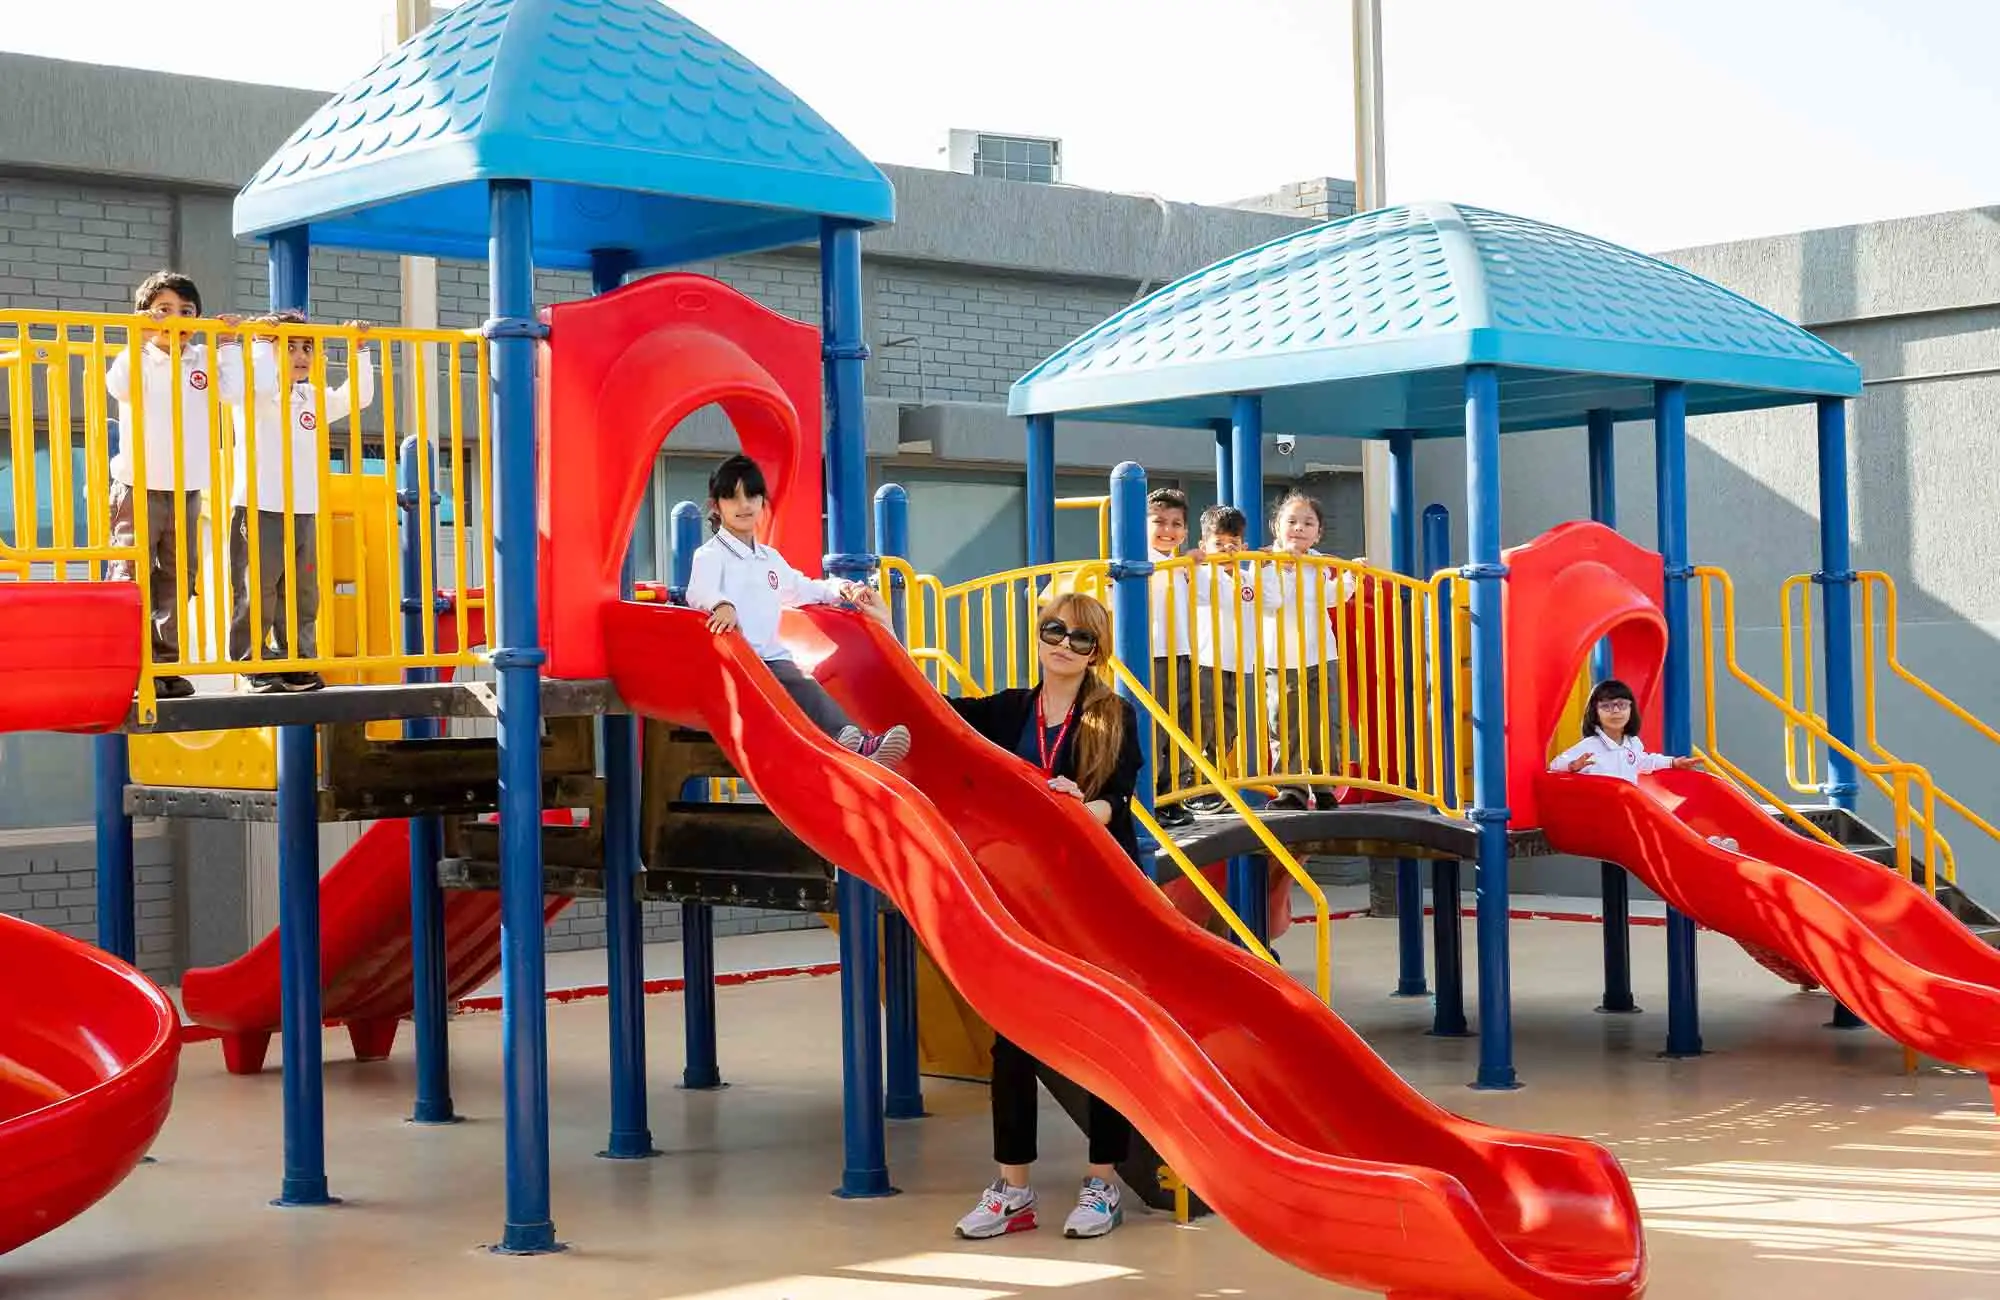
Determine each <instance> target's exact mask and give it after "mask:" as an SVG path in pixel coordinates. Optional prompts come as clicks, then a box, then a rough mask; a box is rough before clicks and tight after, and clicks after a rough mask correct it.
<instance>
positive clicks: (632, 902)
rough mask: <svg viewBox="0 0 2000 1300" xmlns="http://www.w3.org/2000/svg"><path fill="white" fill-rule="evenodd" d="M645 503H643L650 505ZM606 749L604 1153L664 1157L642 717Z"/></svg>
mask: <svg viewBox="0 0 2000 1300" xmlns="http://www.w3.org/2000/svg"><path fill="white" fill-rule="evenodd" d="M635 262H636V259H635V258H634V257H633V256H632V254H631V253H629V252H627V251H626V250H624V249H604V250H600V251H598V252H595V253H592V254H591V257H590V291H591V292H592V293H610V292H611V291H612V290H614V289H616V288H618V286H620V285H621V284H623V283H625V277H626V276H627V275H629V274H630V273H631V272H632V269H633V267H634V265H635ZM647 504H649V503H645V502H642V504H641V506H640V508H641V509H645V508H647ZM634 558H635V557H634V555H633V552H632V548H631V545H630V544H629V543H628V544H627V546H626V549H625V563H624V566H623V567H622V568H621V569H620V570H619V575H618V594H619V595H620V596H621V597H622V598H624V599H626V600H630V599H631V598H632V577H633V561H634ZM597 731H598V737H599V739H600V740H601V741H602V742H603V746H604V987H605V1009H606V1014H607V1016H608V1018H609V1020H610V1025H609V1029H610V1038H611V1132H610V1135H609V1136H608V1137H607V1139H606V1140H605V1144H604V1149H603V1150H602V1151H600V1152H598V1153H597V1154H598V1155H600V1156H603V1157H604V1158H605V1159H607V1160H644V1159H647V1158H649V1157H651V1156H657V1155H659V1154H660V1152H659V1149H658V1148H657V1147H655V1146H654V1145H653V1130H652V1125H651V1123H650V1121H649V1118H648V1116H647V1113H646V929H645V917H644V916H643V915H642V913H641V908H640V905H639V887H640V884H641V882H642V881H643V880H644V879H645V875H646V864H645V862H644V861H643V854H642V853H641V852H640V846H639V722H638V719H637V718H634V717H632V716H631V715H630V714H623V713H607V714H605V715H604V716H603V717H601V718H599V719H598V722H597Z"/></svg>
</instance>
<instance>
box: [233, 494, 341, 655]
mask: <svg viewBox="0 0 2000 1300" xmlns="http://www.w3.org/2000/svg"><path fill="white" fill-rule="evenodd" d="M291 559H292V563H291V566H290V569H291V572H290V573H289V574H287V572H286V564H285V512H284V511H282V510H259V511H258V512H257V587H258V608H257V611H256V612H257V624H256V627H255V636H254V638H253V636H252V626H251V622H250V613H251V611H250V512H249V511H247V510H245V509H244V508H243V507H241V506H238V507H237V508H236V509H235V511H234V512H232V514H231V516H230V521H229V594H230V601H231V605H230V608H231V611H232V612H231V613H230V616H229V657H230V658H231V659H248V658H249V657H250V648H251V646H252V645H253V644H254V645H257V646H261V647H263V650H264V653H265V654H267V655H272V656H275V657H277V658H280V659H283V658H287V657H288V655H289V654H290V652H289V651H287V649H286V642H285V624H286V622H287V621H288V618H289V615H288V613H287V611H286V609H285V606H286V604H287V603H288V602H289V601H290V600H291V599H292V598H293V597H296V598H297V600H298V603H299V644H298V649H297V654H298V657H299V658H301V659H312V658H316V657H317V656H318V655H319V633H318V626H317V625H318V623H319V520H318V518H317V517H316V516H313V515H300V514H295V515H293V516H292V556H291Z"/></svg>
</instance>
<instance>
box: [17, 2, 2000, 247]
mask: <svg viewBox="0 0 2000 1300" xmlns="http://www.w3.org/2000/svg"><path fill="white" fill-rule="evenodd" d="M678 7H679V8H680V9H681V10H682V12H684V13H686V14H687V15H688V16H689V17H690V18H693V19H694V20H695V21H697V22H700V23H702V24H703V25H704V26H706V27H708V28H709V29H710V30H712V31H713V32H715V33H716V34H717V35H718V36H720V37H722V38H723V39H725V40H728V41H729V42H731V43H732V44H734V45H735V46H736V47H737V48H738V49H740V50H741V51H742V52H743V53H744V54H746V55H747V56H748V57H750V58H752V59H754V60H756V61H757V62H758V63H760V64H762V65H763V66H764V67H765V68H766V69H768V70H769V71H770V72H771V73H772V74H773V75H775V76H777V77H778V78H779V79H780V80H781V81H783V82H785V83H786V84H787V85H789V86H791V87H792V89H794V90H795V91H797V92H798V93H799V94H800V95H802V96H803V97H804V98H805V99H806V100H807V101H808V102H809V103H811V104H812V105H813V106H814V107H815V108H817V109H818V110H819V111H820V112H821V113H822V114H824V115H825V116H826V117H827V119H828V120H830V121H831V122H832V123H833V124H834V125H835V126H836V127H837V128H839V129H840V130H842V131H843V132H844V133H845V134H846V135H847V136H848V137H849V138H850V139H852V140H853V141H854V142H855V143H856V144H858V145H859V146H860V147H861V148H862V149H863V150H865V151H866V152H867V153H868V154H870V155H871V156H872V157H874V158H877V159H879V160H882V161H887V162H901V163H913V164H917V165H920V166H923V165H929V166H941V165H942V159H941V157H940V154H939V150H940V148H941V146H942V144H943V141H944V134H945V131H946V130H947V129H948V128H950V127H954V126H959V127H979V128H985V129H989V130H1003V131H1025V132H1032V133H1036V134H1045V135H1055V136H1060V137H1061V138H1062V139H1063V141H1064V149H1065V159H1064V161H1065V170H1066V179H1068V180H1070V181H1072V182H1075V183H1077V184H1080V185H1088V186H1093V187H1099V188H1105V189H1115V190H1130V191H1138V192H1152V193H1159V194H1163V195H1166V196H1167V197H1170V198H1176V199H1192V200H1210V201H1221V200H1227V199H1232V198H1238V197H1241V196H1244V195H1248V194H1254V193H1260V192H1263V191H1266V190H1270V189H1275V188H1276V187H1277V186H1278V185H1279V184H1281V183H1283V182H1285V181H1288V180H1299V179H1303V178H1305V177H1308V176H1315V175H1336V176H1351V175H1352V174H1353V154H1354V144H1353V116H1352V92H1351V73H1350V65H1349V60H1350V49H1349V27H1348V6H1347V3H1346V0H680V3H679V6H678ZM1383 10H1384V26H1385V32H1386V37H1385V55H1384V64H1385V66H1384V83H1385V86H1386V93H1387V102H1388V107H1387V112H1386V120H1387V123H1388V150H1389V164H1388V191H1389V197H1390V199H1391V200H1392V201H1395V200H1411V199H1439V198H1442V199H1458V200H1463V201H1467V202H1473V203H1479V204H1483V205H1486V206H1489V207H1496V208H1501V209H1504V210H1507V211H1512V212H1517V213H1520V214H1522V215H1526V216H1532V217H1537V218H1541V219H1543V220H1548V221H1553V222H1556V223H1557V224H1560V225H1567V226H1573V227H1575V228H1578V229H1581V230H1585V231H1589V232H1590V233H1593V234H1597V235H1601V236H1604V237H1606V238H1609V239H1612V240H1616V241H1618V242H1621V243H1625V244H1629V245H1633V246H1635V247H1638V248H1642V249H1653V250H1659V249H1668V248H1676V247H1682V246H1686V245H1690V244H1696V243H1707V242H1713V241H1718V240H1724V239H1734V238H1740V237H1744V236H1749V235H1757V234H1770V233H1776V232H1781V231H1789V230H1801V229H1809V228H1813V227H1819V226H1832V225H1842V224H1846V223H1849V222H1856V221H1866V220H1872V219H1877V218H1881V217H1890V216H1903V215H1911V214H1915V213H1920V212H1933V211H1940V210H1945V209H1950V208H1960V207H1971V206H1977V205H1980V204H1986V203H1996V202H2000V147H1996V139H2000V76H1996V75H1995V74H1994V73H1993V72H1992V60H1993V57H1994V51H1995V50H1996V49H2000V3H1995V2H1994V0H1383ZM392 11H393V0H177V2H175V0H168V2H164V3H163V2H161V0H57V2H54V3H51V2H49V0H0V49H7V50H16V51H21V52H24V53H31V54H42V55H48V56H52V57H56V58H68V59H82V60H88V61H92V62H100V63H116V64H126V65H132V66H139V67H152V68H161V69H166V70H169V71H176V72H187V73H195V74H199V75H203V76H213V77H228V78H235V79H241V80H260V81H275V82H280V83H284V84H290V85H299V86H310V87H317V88H325V89H329V90H331V89H336V88H338V87H339V86H340V85H342V84H344V83H345V82H346V81H348V80H349V79H351V78H353V77H355V76H357V75H359V74H360V73H362V72H364V71H366V69H367V68H368V67H369V65H370V64H372V63H373V62H374V61H375V59H376V58H377V57H378V55H379V54H380V52H381V50H382V48H383V47H384V36H385V33H386V32H387V30H388V24H389V15H390V14H391V12H392Z"/></svg>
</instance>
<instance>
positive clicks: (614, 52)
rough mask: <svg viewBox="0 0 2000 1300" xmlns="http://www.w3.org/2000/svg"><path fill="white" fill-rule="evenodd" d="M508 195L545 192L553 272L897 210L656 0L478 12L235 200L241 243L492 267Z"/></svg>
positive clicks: (696, 254)
mask: <svg viewBox="0 0 2000 1300" xmlns="http://www.w3.org/2000/svg"><path fill="white" fill-rule="evenodd" d="M496 179H515V180H529V181H533V182H535V187H534V188H535V194H534V227H535V254H536V260H537V261H538V262H539V263H541V264H543V265H548V266H570V267H580V266H587V265H588V264H589V259H590V253H591V251H592V250H593V249H626V250H630V251H632V252H634V253H636V254H637V255H638V258H639V264H640V265H642V266H670V265H674V264H677V263H680V262H685V261H690V260H693V259H697V258H705V257H714V256H720V255H723V254H728V253H736V252H744V251H749V250H751V249H756V248H770V247H775V246H778V245H782V244H789V243H794V242H797V241H799V240H802V239H810V238H812V237H814V236H816V235H817V234H818V232H819V222H820V219H821V218H822V217H829V218H834V219H838V220H843V221H851V222H855V223H859V224H874V223H879V222H885V221H889V220H891V219H893V217H894V209H895V195H894V192H893V191H892V189H891V188H890V185H889V181H888V179H887V178H886V177H884V176H883V175H882V173H881V172H880V171H879V170H877V169H876V167H875V166H874V164H872V163H870V162H869V161H868V160H867V159H866V158H864V157H863V156H862V155H861V153H860V152H859V151H858V150H857V149H855V147H854V146H853V145H851V144H849V143H848V142H847V141H846V140H845V139H844V138H842V137H841V135H840V134H839V133H838V132H836V131H835V130H834V129H833V128H832V127H830V126H828V125H827V124H826V122H825V121H824V120H822V119H821V118H820V116H819V115H818V114H817V113H815V112H813V110H812V109H811V108H809V107H807V106H806V104H805V103H804V102H803V101H802V100H800V99H799V97H798V96H796V95H794V94H793V93H792V92H791V91H789V90H787V89H785V87H783V86H782V85H780V84H779V83H778V82H777V81H775V80H773V79H772V78H771V77H770V75H769V74H767V73H765V72H764V71H763V70H762V69H760V68H759V67H757V65H755V64H754V63H751V62H750V61H749V60H748V59H746V58H744V57H743V56H742V55H740V54H738V53H737V52H736V51H735V50H733V49H731V48H730V47H729V46H727V45H725V44H723V43H722V42H721V41H719V40H717V39H716V38H715V37H713V36H711V35H709V34H708V33H707V32H706V31H703V30H702V29H701V28H700V27H697V26H696V25H695V24H693V23H691V22H689V21H688V20H687V19H685V18H683V17H681V16H680V15H679V14H677V13H675V12H674V11H673V10H671V9H669V8H667V7H666V6H665V5H663V4H660V3H658V0H468V2H467V3H465V4H463V5H460V6H459V7H457V8H455V9H453V10H451V11H450V12H449V13H447V14H445V15H444V16H442V17H441V18H439V19H438V21H437V22H435V23H433V24H432V25H431V26H430V27H428V28H426V29H425V30H424V31H422V32H419V33H418V34H417V35H416V36H414V37H412V38H411V39H410V40H408V41H406V42H404V43H403V45H402V46H401V47H400V48H398V49H397V50H395V51H394V52H393V53H391V54H389V55H387V56H386V57H384V58H383V60H382V61H381V62H380V63H379V64H377V65H376V66H375V68H374V69H373V70H372V71H371V72H369V73H368V75H366V76H364V77H362V78H361V79H360V80H359V81H356V82H355V83H354V84H353V85H351V86H349V87H348V88H347V89H345V90H343V91H341V92H340V93H339V94H338V95H336V96H334V97H333V98H332V99H330V100H328V101H327V102H326V104H325V105H324V106H322V107H321V108H320V110H319V111H318V112H317V113H315V114H313V116H312V117H311V118H310V119H309V120H308V121H307V122H306V123H305V125H303V126H301V127H300V128H299V129H298V130H297V131H296V132H294V133H293V135H292V138H291V139H290V140H287V141H286V142H285V145H284V147H283V148H281V149H279V150H278V152H277V153H276V154H275V155H273V156H272V158H271V160H270V161H269V162H267V163H266V164H265V165H264V167H263V168H262V169H261V170H260V171H259V172H258V173H257V176H256V178H255V179H254V180H252V181H251V182H250V184H249V185H247V186H245V187H244V189H243V192H242V193H241V194H240V195H238V196H237V199H236V214H235V225H236V233H237V234H238V235H245V236H261V235H268V234H271V233H272V232H274V231H278V230H283V229H286V228H289V227H297V226H306V227H308V228H309V229H310V230H311V235H312V239H313V242H314V243H316V244H330V245H337V246H342V247H350V248H369V249H374V250H377V251H381V252H395V253H408V254H427V255H433V256H445V257H471V258H480V257H484V256H485V255H486V235H487V204H486V195H485V191H486V186H485V182H487V181H489V180H496Z"/></svg>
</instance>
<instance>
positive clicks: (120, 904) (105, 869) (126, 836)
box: [90, 731, 139, 965]
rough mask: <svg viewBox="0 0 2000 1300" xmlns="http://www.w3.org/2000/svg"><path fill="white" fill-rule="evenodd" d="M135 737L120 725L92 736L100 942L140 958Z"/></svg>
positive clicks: (117, 953) (124, 956) (129, 958)
mask: <svg viewBox="0 0 2000 1300" xmlns="http://www.w3.org/2000/svg"><path fill="white" fill-rule="evenodd" d="M131 752H132V750H131V742H130V741H129V740H128V739H127V738H126V735H125V733H124V732H122V731H114V732H110V733H108V734H106V735H102V736H95V737H93V738H92V739H91V742H90V758H91V771H92V774H93V777H94V781H95V786H96V800H95V802H96V807H97V946H98V947H100V948H102V949H104V951H106V952H108V953H110V954H111V955H112V956H113V957H116V958H118V959H119V960H120V961H125V962H131V963H133V964H135V965H136V964H137V963H138V960H139V931H138V919H137V915H138V914H137V907H138V904H137V902H136V901H135V900H136V899H137V897H138V891H137V888H136V880H135V877H136V875H137V871H136V868H135V867H134V866H133V855H132V818H131V816H130V815H129V814H128V813H127V812H126V811H125V786H126V784H127V783H128V782H129V781H130V779H131V771H132V762H131Z"/></svg>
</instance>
